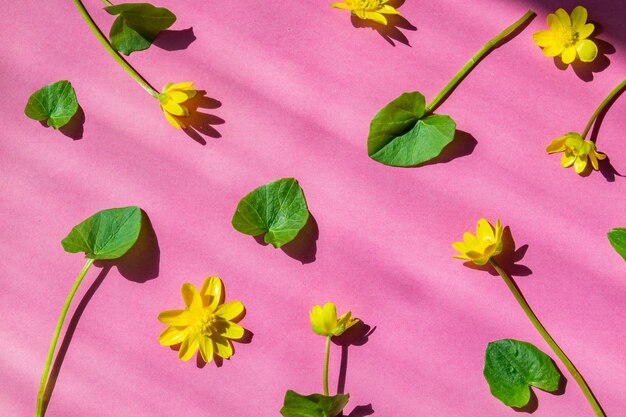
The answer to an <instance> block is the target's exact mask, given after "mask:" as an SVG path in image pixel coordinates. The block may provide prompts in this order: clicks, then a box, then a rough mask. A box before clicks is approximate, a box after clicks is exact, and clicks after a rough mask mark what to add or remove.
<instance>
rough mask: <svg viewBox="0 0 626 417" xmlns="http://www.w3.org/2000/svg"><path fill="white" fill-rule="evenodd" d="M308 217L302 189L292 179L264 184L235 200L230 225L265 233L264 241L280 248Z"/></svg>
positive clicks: (291, 238)
mask: <svg viewBox="0 0 626 417" xmlns="http://www.w3.org/2000/svg"><path fill="white" fill-rule="evenodd" d="M308 219H309V210H308V208H307V205H306V200H305V199H304V193H303V192H302V188H300V186H299V185H298V181H296V180H295V179H294V178H283V179H280V180H276V181H272V182H270V183H268V184H265V185H263V186H261V187H259V188H257V189H256V190H254V191H252V192H251V193H249V194H248V195H246V196H245V197H244V198H242V199H241V201H239V204H238V205H237V210H236V211H235V214H234V215H233V220H232V224H233V227H234V228H235V229H236V230H237V231H239V232H241V233H243V234H246V235H251V236H258V235H260V234H263V233H265V243H271V244H272V245H273V246H274V247H275V248H280V247H281V246H282V245H284V244H285V243H287V242H290V241H292V240H293V239H294V238H295V237H296V235H297V234H298V232H299V231H300V229H302V228H303V227H304V225H305V224H306V222H307V220H308Z"/></svg>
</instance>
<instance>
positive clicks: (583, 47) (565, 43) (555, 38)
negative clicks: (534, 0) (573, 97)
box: [533, 6, 598, 64]
mask: <svg viewBox="0 0 626 417" xmlns="http://www.w3.org/2000/svg"><path fill="white" fill-rule="evenodd" d="M548 28H549V30H540V31H538V32H535V33H533V40H534V41H535V43H536V44H537V45H539V46H540V47H542V48H543V54H544V55H546V56H559V55H560V56H561V59H562V60H563V63H564V64H571V63H572V62H574V60H575V59H576V55H578V57H579V58H580V60H581V61H583V62H591V61H593V60H594V59H596V56H597V55H598V46H597V45H596V44H595V43H594V42H593V41H592V40H590V39H587V38H588V37H589V36H590V35H591V34H592V33H593V30H594V28H595V27H594V25H593V24H591V23H587V9H585V8H584V7H582V6H577V7H575V8H574V10H573V11H572V14H571V15H568V14H567V12H566V11H565V10H563V9H558V10H557V11H556V12H554V13H550V14H549V15H548Z"/></svg>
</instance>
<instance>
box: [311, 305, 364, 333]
mask: <svg viewBox="0 0 626 417" xmlns="http://www.w3.org/2000/svg"><path fill="white" fill-rule="evenodd" d="M309 315H310V317H311V327H312V328H313V331H314V332H315V333H317V334H319V335H320V336H341V335H342V334H343V333H344V332H345V331H346V330H348V329H349V328H350V327H352V326H353V325H355V324H356V323H357V322H358V321H359V319H352V312H350V311H348V312H347V313H345V314H343V315H342V316H341V317H339V320H337V309H336V308H335V305H334V304H333V303H326V304H324V307H320V306H318V305H316V306H313V308H312V309H311V312H310V314H309Z"/></svg>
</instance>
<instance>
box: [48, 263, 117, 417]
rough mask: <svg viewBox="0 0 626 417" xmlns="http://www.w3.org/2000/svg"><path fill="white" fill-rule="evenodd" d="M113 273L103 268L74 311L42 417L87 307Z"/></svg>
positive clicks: (49, 381) (51, 378) (54, 364)
mask: <svg viewBox="0 0 626 417" xmlns="http://www.w3.org/2000/svg"><path fill="white" fill-rule="evenodd" d="M110 271H111V266H110V265H108V266H105V267H104V268H102V270H101V271H100V273H99V274H98V277H97V278H96V279H95V281H94V282H93V283H92V284H91V285H90V286H89V289H88V290H87V292H86V293H85V295H84V296H83V298H82V299H81V300H80V302H79V303H78V306H77V307H76V310H74V314H72V318H71V319H70V321H69V324H68V325H67V330H66V331H65V335H64V336H63V340H62V341H61V345H60V347H59V349H58V352H57V354H56V357H55V358H54V362H53V363H52V368H51V370H50V375H49V376H48V382H47V383H46V389H45V391H44V396H43V405H42V412H41V415H42V417H43V416H45V414H46V410H47V408H48V404H49V403H50V399H51V398H52V393H53V392H54V387H55V386H56V383H57V380H58V378H59V374H60V372H61V367H62V366H63V361H64V360H65V356H66V355H67V352H68V350H69V348H70V344H71V342H72V338H73V337H74V333H75V332H76V328H77V327H78V323H79V322H80V318H81V316H82V315H83V313H84V312H85V309H86V308H87V305H88V304H89V302H90V301H91V299H92V298H93V296H94V294H95V293H96V291H97V290H98V288H99V287H100V285H101V284H102V282H103V281H104V278H106V276H107V275H108V273H109V272H110Z"/></svg>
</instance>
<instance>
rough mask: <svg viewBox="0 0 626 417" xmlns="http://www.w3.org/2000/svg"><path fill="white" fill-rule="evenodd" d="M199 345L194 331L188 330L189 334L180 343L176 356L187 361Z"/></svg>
mask: <svg viewBox="0 0 626 417" xmlns="http://www.w3.org/2000/svg"><path fill="white" fill-rule="evenodd" d="M199 345H200V342H199V340H198V335H197V334H196V333H193V332H190V333H189V336H187V338H186V339H185V340H184V341H183V343H182V345H180V349H179V350H178V358H179V359H180V360H181V361H183V362H187V361H188V360H189V359H191V358H192V357H193V355H195V354H196V352H197V351H198V347H199Z"/></svg>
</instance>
